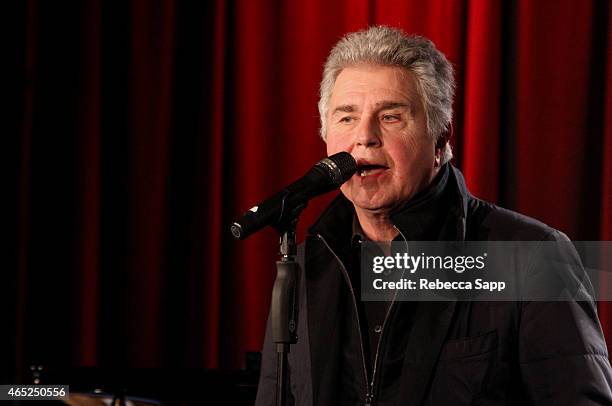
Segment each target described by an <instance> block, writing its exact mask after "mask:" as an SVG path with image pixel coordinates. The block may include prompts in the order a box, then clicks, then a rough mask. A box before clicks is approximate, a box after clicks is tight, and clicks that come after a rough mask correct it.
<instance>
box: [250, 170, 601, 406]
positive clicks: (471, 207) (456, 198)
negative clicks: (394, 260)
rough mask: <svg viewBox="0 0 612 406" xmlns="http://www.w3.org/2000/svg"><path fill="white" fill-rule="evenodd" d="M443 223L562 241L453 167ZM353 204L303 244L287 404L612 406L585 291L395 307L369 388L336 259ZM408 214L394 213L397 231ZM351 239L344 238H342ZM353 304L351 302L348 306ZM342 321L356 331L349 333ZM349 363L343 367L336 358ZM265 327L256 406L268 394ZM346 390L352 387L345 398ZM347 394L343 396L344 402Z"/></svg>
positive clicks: (341, 205) (343, 203)
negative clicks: (481, 194)
mask: <svg viewBox="0 0 612 406" xmlns="http://www.w3.org/2000/svg"><path fill="white" fill-rule="evenodd" d="M449 187H452V188H453V189H454V193H453V195H452V196H453V202H452V203H451V210H450V216H449V218H450V222H447V224H446V226H447V227H448V226H450V227H452V229H453V232H454V233H455V235H456V239H457V240H476V241H478V240H480V241H485V240H490V241H516V240H525V241H547V240H552V241H558V240H566V239H567V237H565V235H563V234H562V233H560V232H559V231H556V230H554V229H552V228H550V227H548V226H546V225H545V224H543V223H541V222H538V221H536V220H534V219H531V218H528V217H526V216H523V215H520V214H518V213H515V212H512V211H509V210H505V209H502V208H499V207H497V206H495V205H492V204H490V203H486V202H484V201H482V200H479V199H476V198H474V197H473V196H471V195H470V194H469V192H468V191H467V188H466V186H465V182H464V180H463V177H462V175H461V173H460V172H459V171H458V170H457V169H455V168H452V170H451V172H450V177H449ZM353 215H354V211H353V207H352V205H351V203H350V202H349V201H348V200H346V199H345V198H344V197H342V196H340V197H339V198H338V199H336V200H334V201H333V202H332V203H331V204H330V206H329V207H328V209H327V210H326V211H325V212H324V213H323V214H322V216H321V217H320V218H319V220H318V221H317V222H316V223H315V225H314V226H313V227H311V229H310V230H309V231H310V235H309V236H308V237H307V239H306V241H305V244H304V245H303V246H302V247H300V252H299V258H300V262H301V269H302V270H303V272H302V273H301V283H300V292H299V302H300V313H299V323H298V335H299V342H298V344H296V345H293V346H292V348H291V353H290V354H289V380H290V386H289V387H290V394H289V396H290V399H289V400H290V404H296V405H338V404H342V403H349V404H366V403H368V402H371V403H373V404H376V405H388V404H389V405H391V404H392V405H408V406H416V405H453V406H459V405H528V404H534V405H612V390H611V386H612V369H611V367H610V363H609V361H608V354H607V348H606V344H605V341H604V338H603V334H602V330H601V326H600V324H599V320H598V318H597V311H596V308H595V305H594V303H593V301H592V299H591V297H590V296H588V295H586V296H585V297H583V298H582V300H579V301H569V302H567V301H566V302H461V301H448V302H396V303H395V304H394V305H393V307H392V311H391V313H390V315H389V321H390V322H389V323H388V326H387V327H386V328H385V331H384V334H383V336H382V337H381V340H382V341H381V346H380V347H381V352H380V357H379V358H380V360H379V362H378V365H377V372H376V373H375V375H377V376H376V377H375V384H374V387H373V388H372V387H370V386H369V385H368V383H367V379H368V378H367V373H366V372H365V359H364V357H363V354H362V351H361V348H360V340H361V335H360V333H359V329H358V327H357V326H358V325H359V322H358V321H357V310H356V309H357V306H356V303H357V302H356V301H357V300H358V294H359V292H354V291H353V288H352V285H351V284H350V281H349V278H348V274H347V271H346V265H345V264H344V263H343V261H342V258H344V254H345V251H346V247H347V241H348V239H349V237H350V236H351V225H352V218H353ZM405 215H406V213H403V212H402V211H400V212H398V213H395V214H394V215H393V216H392V221H393V223H394V224H395V226H396V227H397V228H398V229H399V230H400V231H402V224H404V223H405V220H406V219H405V218H404V219H403V216H405ZM347 236H348V237H347ZM347 303H352V304H353V306H347V305H346V304H347ZM347 320H349V321H352V323H349V324H348V325H352V326H354V328H353V331H352V332H350V333H349V334H347V333H346V326H347ZM347 357H348V359H351V360H353V361H354V362H351V363H350V365H348V366H347V364H346V362H344V363H342V361H341V360H342V359H343V358H344V359H345V360H346V359H347ZM275 382H276V353H275V352H274V347H273V343H271V341H270V336H269V328H268V331H267V333H266V339H265V342H264V348H263V360H262V371H261V378H260V383H259V390H258V394H257V402H256V404H257V405H272V404H274V401H275ZM347 387H350V388H351V389H353V388H354V390H352V391H349V392H351V393H357V396H356V398H355V399H352V400H350V401H347V397H346V393H347ZM343 401H344V402H343Z"/></svg>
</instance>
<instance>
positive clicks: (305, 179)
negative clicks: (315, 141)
mask: <svg viewBox="0 0 612 406" xmlns="http://www.w3.org/2000/svg"><path fill="white" fill-rule="evenodd" d="M356 171H357V163H356V162H355V159H354V158H353V157H352V156H351V154H349V153H348V152H339V153H337V154H334V155H332V156H330V157H327V158H324V159H321V160H320V161H319V162H317V163H316V164H314V166H313V167H312V168H311V169H310V170H309V171H308V172H306V174H305V175H304V176H302V177H301V178H299V179H298V180H296V181H295V182H293V183H292V184H290V185H289V186H287V187H286V188H284V189H283V190H282V191H281V192H279V193H277V194H275V195H274V196H272V197H270V198H268V199H266V200H264V201H263V202H261V203H260V204H258V205H257V206H254V207H252V208H250V209H249V211H247V212H246V213H245V214H244V216H242V217H241V218H240V219H238V220H237V221H235V222H234V223H233V224H232V226H231V231H232V235H233V236H234V237H235V238H236V239H238V240H243V239H245V238H246V237H248V236H249V235H251V234H253V233H255V232H257V231H259V230H261V229H262V228H264V227H265V226H267V225H271V226H274V227H276V226H282V225H283V224H286V222H287V221H291V220H293V218H294V217H296V216H297V215H298V214H299V212H300V211H301V210H302V209H304V207H306V205H307V204H308V201H309V200H310V199H312V198H313V197H316V196H319V195H322V194H324V193H328V192H331V191H332V190H334V189H337V188H339V187H340V185H342V184H343V183H344V182H346V181H347V180H349V179H350V178H351V176H353V174H354V173H355V172H356Z"/></svg>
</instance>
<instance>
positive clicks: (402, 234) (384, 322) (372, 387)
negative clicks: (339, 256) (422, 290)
mask: <svg viewBox="0 0 612 406" xmlns="http://www.w3.org/2000/svg"><path fill="white" fill-rule="evenodd" d="M393 228H395V229H396V230H397V231H398V232H399V234H400V235H401V236H402V238H403V239H404V242H406V243H408V241H407V240H406V236H405V235H404V233H402V231H401V230H400V229H399V228H397V227H396V226H393ZM407 248H408V247H406V249H407ZM402 275H403V272H402ZM396 299H397V291H395V293H394V294H393V299H391V305H389V308H388V309H387V313H386V314H385V318H384V320H383V324H382V327H381V330H380V338H379V339H378V344H376V354H375V356H374V367H373V369H372V381H371V382H370V393H371V394H372V400H374V393H375V389H376V386H375V384H376V372H377V369H378V355H379V352H380V347H381V344H382V341H383V338H384V334H385V327H386V326H387V320H388V319H389V315H390V314H391V311H392V310H393V307H394V306H395V301H396Z"/></svg>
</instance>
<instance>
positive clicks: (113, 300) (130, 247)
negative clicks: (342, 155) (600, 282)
mask: <svg viewBox="0 0 612 406" xmlns="http://www.w3.org/2000/svg"><path fill="white" fill-rule="evenodd" d="M17 3H19V4H14V5H12V6H11V7H13V9H12V10H10V11H11V13H10V15H11V16H12V17H13V24H12V25H11V27H14V30H13V31H12V32H11V34H12V44H11V46H10V47H9V50H8V52H9V54H10V55H9V56H10V58H8V59H9V60H10V62H9V67H10V68H11V69H12V73H13V75H10V80H9V81H8V82H9V83H8V84H7V87H6V88H7V89H8V90H7V92H6V93H5V97H8V98H9V100H8V101H9V105H10V106H11V107H10V108H9V113H10V114H9V117H10V119H9V120H8V123H7V125H8V126H9V128H8V131H7V134H8V137H5V139H7V141H5V146H6V148H4V152H5V158H6V159H5V160H4V162H5V163H7V164H8V165H7V171H6V173H8V174H9V175H10V176H9V177H10V182H9V187H10V190H11V193H9V195H10V196H12V197H13V199H12V200H11V209H10V210H9V211H7V212H6V216H5V220H6V224H7V225H8V228H9V230H10V231H11V233H12V236H13V238H12V239H11V245H10V246H9V248H10V252H11V254H10V257H9V265H10V266H9V267H8V268H7V269H8V271H7V272H6V274H7V278H8V279H7V283H6V286H7V293H6V295H4V297H3V300H6V301H7V306H6V307H5V308H8V309H9V310H10V311H9V313H10V314H9V315H7V318H6V320H8V321H7V323H8V324H7V326H8V328H7V329H6V330H5V331H7V332H9V344H10V346H9V347H7V348H11V351H10V352H8V353H7V354H6V355H7V356H8V358H9V361H10V362H8V363H7V365H10V367H9V371H7V372H6V374H7V376H13V375H14V374H17V375H18V376H20V374H22V372H23V368H24V367H25V366H27V365H29V363H34V362H35V363H42V364H50V365H101V366H105V365H126V366H137V367H147V366H173V367H175V366H179V367H210V368H216V367H223V368H227V367H230V368H235V367H240V366H242V365H243V359H244V353H245V352H246V351H256V350H258V349H259V348H260V346H261V342H262V337H263V332H264V324H265V320H266V317H267V312H268V306H269V296H270V290H271V285H272V281H273V278H274V274H275V270H274V261H275V258H276V251H277V236H276V235H275V233H274V232H273V231H272V230H265V231H263V232H261V233H259V234H258V235H255V236H253V237H251V238H249V239H248V240H246V241H244V242H235V241H233V240H232V239H231V237H230V234H229V231H228V224H229V223H230V222H231V220H232V218H233V217H235V216H236V215H238V214H240V213H241V212H243V211H244V210H245V209H247V208H249V207H251V206H252V205H253V204H255V203H256V202H258V201H260V200H262V199H264V198H265V197H267V196H269V195H270V194H272V193H273V192H275V191H277V190H279V188H281V187H282V186H284V185H285V184H287V183H289V182H291V181H292V180H294V179H295V178H297V177H298V176H300V175H302V174H303V173H304V172H305V171H306V170H307V169H308V168H309V167H310V165H311V164H312V163H313V162H315V161H316V160H318V159H320V158H321V157H322V156H323V155H324V153H325V148H324V145H323V143H322V141H321V140H320V139H319V138H318V135H317V133H318V125H319V122H318V112H317V109H316V103H317V98H318V95H317V92H318V82H319V80H320V74H321V70H322V64H323V62H324V60H325V57H326V55H327V53H328V52H329V50H330V48H331V46H332V45H333V44H334V43H335V42H336V41H337V40H338V39H339V38H340V37H341V36H342V35H343V34H344V33H346V32H349V31H354V30H357V29H362V28H365V27H367V26H368V25H372V24H387V25H391V26H396V27H401V28H402V29H404V30H405V31H407V32H410V33H417V34H422V35H425V36H427V37H429V38H431V39H432V40H433V41H434V42H435V43H436V44H437V46H438V47H439V49H441V50H442V51H443V52H444V53H445V54H446V55H447V56H448V58H449V59H450V60H451V62H452V63H453V65H454V67H455V70H456V77H457V82H458V87H457V95H456V100H455V118H454V124H453V138H452V144H453V145H454V150H455V156H456V158H455V161H454V162H455V164H456V165H457V166H458V167H460V168H461V169H462V170H463V171H464V173H465V175H466V178H467V181H468V185H469V187H470V188H471V190H472V192H473V193H474V194H476V195H477V196H480V197H482V198H485V199H488V200H491V201H494V202H497V203H499V204H501V205H503V206H505V207H508V208H511V209H515V210H518V211H520V212H522V213H525V214H527V215H531V216H534V217H537V218H539V219H541V220H542V221H544V222H546V223H548V224H550V225H551V226H553V227H556V228H558V229H560V230H562V231H564V232H565V233H567V234H568V235H569V236H570V237H571V238H573V239H578V240H600V239H603V240H610V239H612V54H611V52H610V43H611V41H612V25H611V21H612V7H610V5H609V4H608V2H607V1H605V0H601V1H595V0H592V1H577V0H576V1H558V0H557V1H552V0H551V1H529V0H519V1H516V2H501V1H499V2H498V1H489V0H431V1H428V2H422V1H417V0H402V1H391V0H380V1H373V0H369V1H367V0H350V1H349V0H342V1H339V2H329V1H323V0H308V1H278V0H276V1H272V0H257V1H252V0H233V1H227V2H225V1H221V0H217V1H215V2H200V4H188V3H184V2H174V1H164V0H156V1H144V0H132V1H130V2H124V3H116V2H111V3H109V2H103V1H100V0H88V1H85V2H81V3H80V4H79V5H71V6H70V7H68V6H67V5H66V4H59V3H57V2H42V1H40V2H38V1H34V0H29V1H25V2H17ZM330 199H331V196H326V197H324V198H320V199H318V200H316V201H314V202H312V203H311V206H310V207H309V208H308V209H307V211H306V212H305V214H304V215H303V216H302V218H301V221H300V228H299V231H300V236H303V235H304V230H305V229H306V226H307V225H308V224H310V223H311V222H312V221H313V220H314V219H315V218H316V215H317V213H318V212H319V211H320V210H321V209H322V207H324V205H325V203H326V202H328V201H329V200H330ZM600 308H601V317H602V322H603V325H604V328H605V329H606V333H607V335H608V337H612V330H611V329H612V307H609V306H608V304H607V303H606V304H601V306H600Z"/></svg>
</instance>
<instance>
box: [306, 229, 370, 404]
mask: <svg viewBox="0 0 612 406" xmlns="http://www.w3.org/2000/svg"><path fill="white" fill-rule="evenodd" d="M317 237H318V238H319V239H320V240H321V241H322V242H323V244H325V246H326V247H327V249H328V250H329V251H330V252H331V253H332V255H333V256H334V257H335V258H336V260H337V261H338V263H339V264H340V268H341V269H342V274H343V275H344V279H346V282H347V284H348V286H349V291H350V292H351V299H353V307H354V310H355V317H356V318H357V328H358V329H359V347H360V349H361V361H362V362H363V377H364V382H365V383H366V399H365V404H366V406H370V405H371V404H372V402H373V400H374V395H373V394H372V392H370V385H368V370H367V365H366V359H365V351H364V349H363V337H361V323H360V321H359V311H358V309H357V299H356V298H355V290H354V289H353V284H352V283H351V278H350V277H349V274H348V271H347V270H346V267H345V266H344V263H343V262H342V260H341V259H340V257H339V256H338V255H337V254H336V253H335V252H334V250H333V249H332V248H331V247H330V246H329V244H328V243H327V241H325V238H323V236H322V235H321V234H317Z"/></svg>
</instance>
